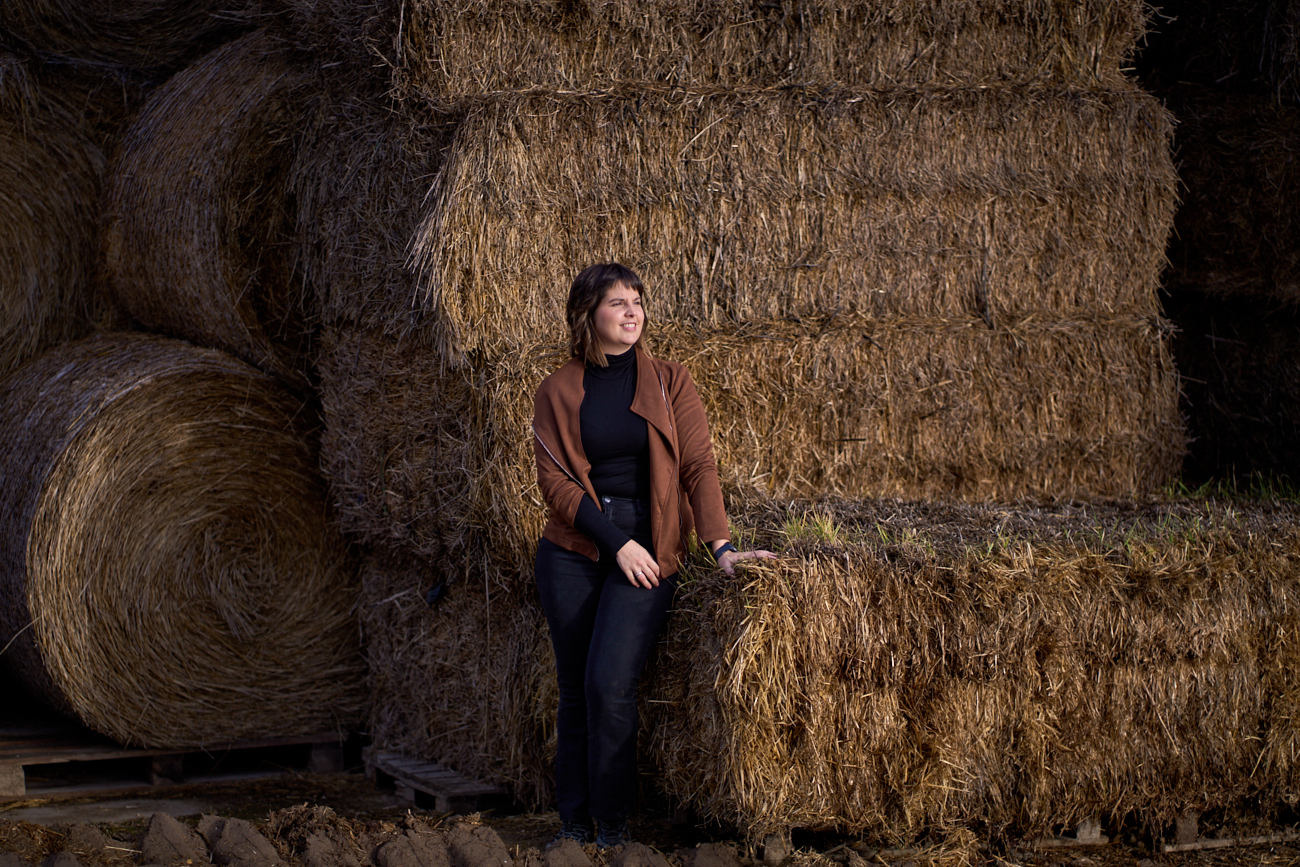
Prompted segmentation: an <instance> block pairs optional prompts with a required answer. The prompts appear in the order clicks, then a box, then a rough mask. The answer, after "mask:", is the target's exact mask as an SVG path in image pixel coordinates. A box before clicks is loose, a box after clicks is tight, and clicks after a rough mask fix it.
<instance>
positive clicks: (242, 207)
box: [102, 31, 314, 385]
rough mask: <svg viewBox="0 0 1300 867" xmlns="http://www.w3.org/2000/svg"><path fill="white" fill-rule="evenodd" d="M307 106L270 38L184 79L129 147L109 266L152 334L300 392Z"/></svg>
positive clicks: (109, 215)
mask: <svg viewBox="0 0 1300 867" xmlns="http://www.w3.org/2000/svg"><path fill="white" fill-rule="evenodd" d="M310 93H311V79H310V77H309V76H308V75H307V74H306V73H305V72H303V71H302V70H300V69H299V68H297V67H296V66H295V65H294V64H293V62H292V61H291V60H290V59H289V57H288V56H286V54H285V53H284V52H283V51H282V50H281V49H280V48H279V47H277V46H276V45H275V44H274V43H273V41H272V40H271V39H270V38H269V37H268V36H267V35H266V34H265V33H263V32H261V31H258V32H255V33H251V34H249V35H247V36H244V37H242V38H241V39H238V40H236V41H234V42H231V43H229V44H227V45H224V46H222V47H221V48H219V49H217V50H216V51H214V52H212V53H211V54H209V55H208V56H206V57H204V58H203V59H202V60H201V61H199V62H197V63H196V64H194V65H193V66H191V67H189V68H187V69H185V70H184V71H182V72H180V73H178V74H177V75H175V76H173V77H172V78H171V79H170V80H169V81H168V82H167V84H166V85H164V86H163V87H161V88H159V90H158V91H156V92H155V93H154V94H153V96H152V98H151V99H150V100H149V103H148V104H147V105H146V107H145V108H144V110H143V111H142V112H141V113H140V115H139V117H138V118H136V120H135V122H134V123H133V124H132V126H131V128H130V129H129V130H128V131H127V132H126V134H125V135H124V137H123V140H122V143H121V145H120V148H119V151H118V155H117V157H116V158H115V160H114V164H113V166H112V169H111V178H112V182H111V185H110V187H109V189H108V191H107V195H106V197H105V198H106V204H105V213H104V240H103V253H102V263H103V275H104V280H105V283H106V285H107V287H108V289H109V291H110V292H111V294H112V295H113V297H114V298H116V300H117V301H118V302H119V303H120V304H122V306H124V307H125V308H126V309H127V310H128V311H129V312H130V313H131V315H132V316H134V317H135V318H136V319H137V320H139V322H140V323H142V324H143V325H144V326H145V327H146V328H148V329H150V330H153V331H158V332H162V333H165V334H169V335H172V336H179V337H184V338H187V339H189V340H192V341H194V342H195V343H199V344H201V345H205V346H212V347H215V348H219V349H224V350H225V351H227V352H230V353H232V354H234V355H237V356H239V357H240V358H243V359H244V360H246V361H248V362H250V363H252V364H255V365H257V366H258V367H261V368H263V369H264V370H268V371H271V372H273V373H275V374H277V375H278V376H280V377H281V378H283V379H285V380H286V381H288V382H291V383H294V384H297V385H303V384H305V382H306V380H307V373H306V372H307V371H308V370H309V369H310V362H309V352H310V344H311V336H312V329H313V327H314V313H313V303H312V301H311V299H310V298H308V297H307V293H305V292H304V290H303V286H302V280H301V277H300V275H299V274H298V273H297V272H296V271H295V270H294V268H293V261H294V257H293V255H292V237H293V235H292V229H293V219H294V206H293V203H292V201H291V200H289V196H288V188H287V184H288V176H289V170H290V167H291V165H292V162H293V156H294V134H295V132H296V130H297V129H298V127H300V126H301V125H302V124H303V121H304V114H305V111H306V108H305V106H306V99H307V97H308V96H309V95H310ZM160 215H166V216H165V218H163V217H161V216H160Z"/></svg>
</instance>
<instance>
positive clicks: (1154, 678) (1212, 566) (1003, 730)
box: [363, 495, 1300, 841]
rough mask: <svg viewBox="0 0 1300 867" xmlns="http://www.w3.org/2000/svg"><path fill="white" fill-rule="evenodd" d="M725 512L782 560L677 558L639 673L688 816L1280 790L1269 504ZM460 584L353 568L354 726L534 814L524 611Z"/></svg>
mask: <svg viewBox="0 0 1300 867" xmlns="http://www.w3.org/2000/svg"><path fill="white" fill-rule="evenodd" d="M730 501H731V502H730V509H731V514H732V516H733V520H734V522H735V524H736V526H737V527H738V528H739V530H738V532H739V534H740V537H741V539H742V542H743V544H744V545H746V546H749V545H754V546H760V545H761V546H764V547H769V548H772V549H775V550H778V551H779V552H780V553H781V558H780V559H779V560H777V561H771V562H764V563H761V564H758V565H755V566H752V567H751V568H748V569H746V570H745V571H744V573H743V575H741V576H740V577H738V578H736V579H726V578H725V577H723V576H722V575H721V574H720V573H718V572H716V569H715V568H714V567H712V566H711V565H710V562H711V561H710V560H709V559H708V558H707V556H706V555H703V554H702V552H697V553H696V555H695V556H694V557H693V558H692V559H691V560H690V561H689V562H688V564H687V566H686V567H685V569H684V571H683V582H684V583H683V586H682V589H681V590H680V591H679V594H678V599H677V604H676V609H677V610H676V612H675V613H674V615H673V617H672V618H671V619H670V622H669V628H668V634H667V637H666V638H665V641H664V642H663V644H662V645H661V649H660V654H659V657H658V658H657V659H656V660H655V661H654V662H653V663H652V666H651V669H650V670H649V672H648V673H647V676H646V678H645V679H644V680H643V695H642V698H643V705H642V712H643V715H644V717H645V719H646V727H645V729H644V731H643V744H642V755H643V757H645V758H646V759H647V761H648V762H650V764H651V765H653V768H654V770H653V776H654V779H655V784H656V785H658V786H660V787H661V788H662V789H664V790H665V791H667V792H668V793H669V794H671V795H673V796H674V797H676V798H679V799H680V802H681V803H682V804H684V805H686V806H689V807H692V808H694V809H696V810H697V811H699V813H700V814H701V816H702V818H705V819H717V820H722V821H725V822H728V823H734V824H735V825H736V826H737V827H739V828H740V829H741V830H742V831H744V832H746V833H748V834H750V835H752V836H756V837H757V836H761V835H762V834H764V833H767V832H769V831H774V830H778V829H780V828H782V827H790V826H793V827H804V828H837V829H839V830H841V831H847V832H853V833H862V832H867V833H870V834H872V835H873V836H876V837H880V838H884V839H887V840H897V841H906V840H914V839H917V838H919V837H922V836H925V835H927V834H928V835H933V834H936V833H937V834H940V835H946V834H953V833H960V832H961V829H970V828H978V829H981V833H984V834H991V835H993V836H995V837H996V836H1004V835H1005V836H1008V837H1011V838H1017V837H1023V836H1036V835H1040V834H1042V833H1045V832H1049V831H1051V830H1052V829H1054V828H1057V827H1060V826H1067V827H1069V826H1073V825H1074V824H1076V823H1077V822H1078V821H1079V820H1081V819H1083V818H1087V817H1093V816H1102V817H1114V818H1116V819H1119V818H1121V817H1123V816H1125V815H1128V814H1131V813H1136V814H1137V815H1138V816H1140V817H1142V818H1144V819H1145V820H1147V821H1150V822H1152V823H1165V822H1170V821H1172V819H1173V818H1174V817H1175V816H1177V815H1178V814H1180V813H1181V812H1183V811H1184V810H1186V809H1189V808H1194V809H1201V810H1204V809H1214V808H1218V807H1224V806H1230V805H1234V804H1240V803H1243V802H1244V801H1246V800H1247V799H1250V798H1259V799H1261V801H1260V803H1264V804H1267V803H1276V802H1277V801H1278V800H1281V801H1285V802H1288V803H1295V802H1296V801H1297V794H1298V793H1297V788H1296V786H1297V781H1300V775H1298V773H1297V769H1298V768H1300V763H1297V757H1298V756H1300V725H1298V724H1297V719H1298V718H1300V715H1298V714H1297V695H1300V690H1298V689H1297V676H1296V674H1295V672H1296V671H1297V670H1300V666H1298V665H1297V660H1296V658H1295V654H1296V653H1297V646H1296V644H1295V641H1294V627H1295V625H1296V624H1297V622H1300V621H1298V620H1297V618H1300V585H1298V584H1297V583H1296V580H1295V575H1296V574H1297V572H1296V569H1297V567H1298V566H1300V532H1298V531H1297V526H1298V525H1297V519H1298V518H1300V512H1297V510H1296V508H1295V507H1294V506H1289V505H1287V506H1278V505H1273V504H1234V505H1232V506H1224V505H1218V504H1214V503H1204V502H1202V503H1193V502H1173V503H1165V504H1159V505H1137V506H1135V505H1133V504H1126V505H1121V504H1115V505H1091V506H1081V505H1070V506H1058V507H1053V508H1032V507H1009V506H993V505H961V504H950V503H942V502H936V501H931V502H928V503H915V502H904V501H900V500H888V499H882V500H861V501H835V500H819V501H815V502H814V501H776V500H766V499H762V498H754V497H752V496H746V497H744V498H740V497H738V496H735V495H733V496H732V497H731V498H730ZM462 570H464V567H463V565H459V561H457V560H454V559H453V560H451V561H443V560H441V559H439V558H430V559H428V560H427V561H423V562H420V563H419V565H418V566H416V565H414V561H407V562H404V563H403V562H399V561H395V560H390V561H388V562H385V561H383V560H381V559H378V558H376V559H372V560H371V561H370V563H369V564H368V566H367V570H366V579H365V589H364V591H363V596H364V598H365V600H366V602H365V605H364V610H365V611H366V612H367V613H366V615H365V617H366V618H367V619H368V620H367V622H368V627H367V628H368V629H369V630H371V632H370V634H371V635H372V639H371V641H370V642H369V644H368V653H369V662H370V666H371V670H372V672H375V673H376V674H374V675H372V677H374V678H375V684H376V695H377V696H380V698H379V700H377V701H376V704H375V716H374V718H373V721H372V725H373V726H374V730H375V732H376V736H377V738H379V739H380V740H381V741H382V742H384V743H386V744H390V745H392V746H394V747H395V748H399V749H404V750H407V751H409V752H413V753H415V754H419V755H426V756H430V757H440V758H442V759H443V760H445V761H448V762H449V763H451V764H452V765H453V766H455V767H458V768H462V769H468V770H469V771H470V772H471V773H474V774H475V775H478V776H482V777H485V778H487V779H493V780H497V781H499V782H503V783H508V784H509V785H511V786H512V787H513V789H514V791H515V792H516V794H519V795H520V796H521V797H526V798H528V799H530V800H531V802H533V803H537V804H544V803H546V802H547V799H548V798H549V797H550V796H551V792H550V782H549V775H548V773H547V769H546V759H547V758H548V757H549V756H551V755H552V753H553V749H554V745H553V742H552V741H553V731H552V728H551V725H552V720H553V719H554V710H555V702H556V700H557V699H556V696H555V693H554V685H553V680H552V679H553V671H552V670H551V669H550V660H549V645H548V642H547V637H546V631H545V628H544V624H543V621H542V619H541V617H540V615H539V614H538V612H537V611H536V607H535V602H534V601H532V599H531V597H529V596H527V595H519V594H509V593H503V592H501V591H500V590H499V589H498V588H494V587H488V586H485V585H484V584H483V583H482V582H480V581H475V580H472V579H471V580H465V572H464V571H462ZM448 576H454V577H453V582H452V584H451V591H450V592H451V596H450V597H449V598H448V599H447V600H445V601H443V602H441V603H439V604H437V605H434V606H432V607H430V606H428V605H426V604H425V602H424V601H423V597H424V594H425V592H426V591H427V590H428V589H429V588H431V587H432V586H433V585H434V584H435V583H436V582H437V581H439V580H441V579H442V578H444V577H448ZM539 757H540V760H539Z"/></svg>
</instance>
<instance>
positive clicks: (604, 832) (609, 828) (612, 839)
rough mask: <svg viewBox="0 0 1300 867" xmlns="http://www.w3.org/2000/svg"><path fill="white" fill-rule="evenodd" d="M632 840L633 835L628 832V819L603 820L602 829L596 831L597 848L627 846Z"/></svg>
mask: <svg viewBox="0 0 1300 867" xmlns="http://www.w3.org/2000/svg"><path fill="white" fill-rule="evenodd" d="M631 842H632V837H631V836H630V835H629V834H628V832H627V819H619V820H617V821H614V822H601V823H600V830H599V831H597V832H596V848H597V849H611V848H613V847H614V846H626V845H627V844H628V843H631Z"/></svg>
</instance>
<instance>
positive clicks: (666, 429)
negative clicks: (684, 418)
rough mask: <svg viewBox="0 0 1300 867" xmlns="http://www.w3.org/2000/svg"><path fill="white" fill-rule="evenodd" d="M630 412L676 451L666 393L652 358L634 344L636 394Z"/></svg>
mask: <svg viewBox="0 0 1300 867" xmlns="http://www.w3.org/2000/svg"><path fill="white" fill-rule="evenodd" d="M632 412H634V413H636V414H637V415H639V416H641V417H642V418H643V419H645V420H646V421H647V422H649V423H650V424H651V425H652V426H653V427H654V428H655V430H657V431H659V433H660V435H661V436H663V438H664V442H666V443H668V449H669V451H671V452H674V453H675V452H676V451H677V432H676V431H675V430H674V429H673V418H672V415H671V414H670V411H669V409H668V394H667V393H666V392H665V391H664V385H663V383H662V382H661V381H660V379H659V372H658V370H657V368H656V367H655V363H654V359H653V358H651V357H650V355H649V353H647V352H646V351H645V350H644V349H642V348H641V343H640V341H638V342H637V344H636V394H635V395H634V396H633V397H632Z"/></svg>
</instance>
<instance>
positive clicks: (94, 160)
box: [0, 55, 104, 375]
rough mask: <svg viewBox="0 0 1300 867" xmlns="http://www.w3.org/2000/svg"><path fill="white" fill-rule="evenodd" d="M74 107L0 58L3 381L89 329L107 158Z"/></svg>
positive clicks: (21, 64) (27, 69) (17, 64)
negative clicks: (98, 215)
mask: <svg viewBox="0 0 1300 867" xmlns="http://www.w3.org/2000/svg"><path fill="white" fill-rule="evenodd" d="M77 108H78V106H76V105H75V104H71V103H69V102H68V101H67V100H65V99H64V98H62V96H60V95H59V94H58V93H57V92H55V91H54V90H52V89H51V88H50V87H49V86H47V85H46V84H45V83H43V82H41V81H39V80H38V79H37V76H36V74H35V72H34V71H33V70H32V68H31V64H29V63H27V62H25V61H23V60H20V59H19V58H16V57H12V56H5V55H0V375H2V374H5V373H8V372H9V371H11V370H13V369H14V368H15V367H17V366H18V365H20V364H21V363H22V362H24V361H26V360H28V359H30V358H32V357H34V356H35V355H37V354H39V353H40V352H41V351H42V350H44V349H46V348H48V347H50V346H53V345H55V344H57V343H61V342H63V341H66V340H71V339H73V338H75V337H78V336H81V335H82V334H85V333H87V332H88V331H89V330H90V328H91V322H92V317H93V314H94V308H95V305H94V303H93V301H92V298H91V293H90V282H91V273H92V270H93V266H94V262H95V248H96V244H97V238H98V235H97V230H96V223H95V217H94V214H95V211H96V208H97V205H98V201H99V195H100V184H101V182H102V178H103V173H104V156H103V153H102V151H101V150H100V147H99V146H98V144H97V143H96V140H95V137H94V135H93V131H92V130H91V128H90V127H89V126H88V124H87V123H86V122H85V121H84V120H83V118H82V116H81V114H80V112H79V111H78V110H77Z"/></svg>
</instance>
